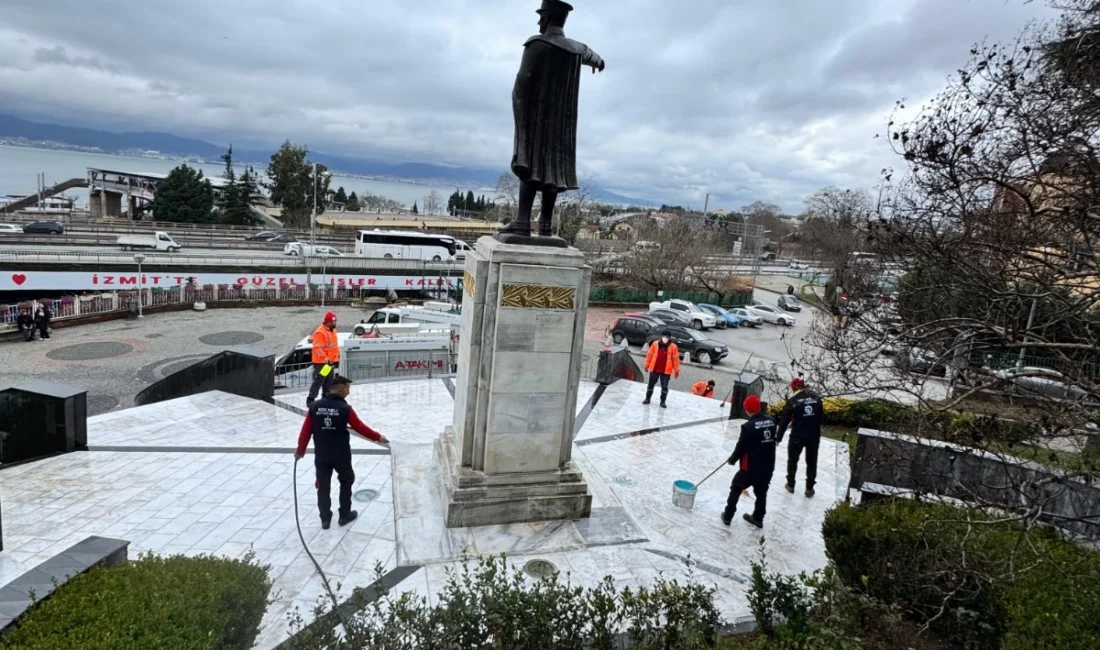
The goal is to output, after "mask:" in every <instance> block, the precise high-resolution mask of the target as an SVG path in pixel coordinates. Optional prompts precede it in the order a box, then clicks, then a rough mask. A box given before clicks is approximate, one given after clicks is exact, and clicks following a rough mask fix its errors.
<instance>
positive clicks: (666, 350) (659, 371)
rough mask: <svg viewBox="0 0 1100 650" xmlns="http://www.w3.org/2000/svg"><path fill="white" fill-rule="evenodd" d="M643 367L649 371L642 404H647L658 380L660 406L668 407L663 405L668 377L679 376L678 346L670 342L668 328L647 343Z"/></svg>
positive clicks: (666, 392) (666, 397)
mask: <svg viewBox="0 0 1100 650" xmlns="http://www.w3.org/2000/svg"><path fill="white" fill-rule="evenodd" d="M645 369H646V372H648V373H649V385H648V386H647V387H646V391H645V401H644V402H642V404H649V400H650V399H651V398H652V397H653V389H654V387H656V386H657V382H658V381H660V382H661V408H668V407H667V406H666V405H665V401H666V400H667V399H668V379H669V377H670V376H676V377H679V376H680V348H678V347H677V346H676V344H675V343H673V342H672V334H671V333H670V332H669V331H668V330H665V331H663V332H661V338H659V339H657V340H656V341H654V342H653V343H651V344H650V345H649V351H648V352H646V355H645Z"/></svg>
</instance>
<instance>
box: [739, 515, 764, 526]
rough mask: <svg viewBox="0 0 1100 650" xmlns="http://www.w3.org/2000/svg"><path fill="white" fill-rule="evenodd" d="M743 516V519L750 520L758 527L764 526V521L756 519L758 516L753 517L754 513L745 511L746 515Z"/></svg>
mask: <svg viewBox="0 0 1100 650" xmlns="http://www.w3.org/2000/svg"><path fill="white" fill-rule="evenodd" d="M742 518H743V519H744V520H745V521H747V522H749V523H750V524H752V525H753V526H756V527H757V528H763V527H764V522H762V521H758V520H757V519H756V517H753V516H752V515H750V514H749V513H747V512H746V513H745V514H744V515H742Z"/></svg>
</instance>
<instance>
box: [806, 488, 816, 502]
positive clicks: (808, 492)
mask: <svg viewBox="0 0 1100 650" xmlns="http://www.w3.org/2000/svg"><path fill="white" fill-rule="evenodd" d="M813 497H814V489H813V488H812V487H808V488H806V498H808V499H812V498H813Z"/></svg>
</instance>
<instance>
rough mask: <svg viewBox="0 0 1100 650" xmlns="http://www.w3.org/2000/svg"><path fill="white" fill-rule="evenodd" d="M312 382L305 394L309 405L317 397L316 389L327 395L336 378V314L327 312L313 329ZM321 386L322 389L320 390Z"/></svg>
mask: <svg viewBox="0 0 1100 650" xmlns="http://www.w3.org/2000/svg"><path fill="white" fill-rule="evenodd" d="M310 342H311V343H312V344H313V355H312V361H313V383H312V384H311V385H310V387H309V395H308V396H306V406H307V407H308V406H310V405H311V404H313V402H314V401H316V399H317V393H318V391H320V392H321V396H322V397H323V396H325V395H328V393H329V391H331V390H332V380H333V379H335V378H336V367H337V366H339V365H340V338H339V337H338V336H337V335H336V314H334V313H333V312H331V311H330V312H328V313H326V314H325V319H324V321H322V322H321V324H320V325H318V326H317V329H316V330H314V331H313V338H312V340H311V341H310ZM322 388H323V389H324V390H322Z"/></svg>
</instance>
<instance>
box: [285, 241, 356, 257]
mask: <svg viewBox="0 0 1100 650" xmlns="http://www.w3.org/2000/svg"><path fill="white" fill-rule="evenodd" d="M283 254H284V255H292V256H295V257H297V256H298V255H307V256H308V255H312V256H314V257H341V256H343V253H341V252H340V251H338V250H336V249H335V248H333V247H332V246H310V245H309V244H303V243H302V242H291V243H289V244H287V245H286V246H284V247H283Z"/></svg>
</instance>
